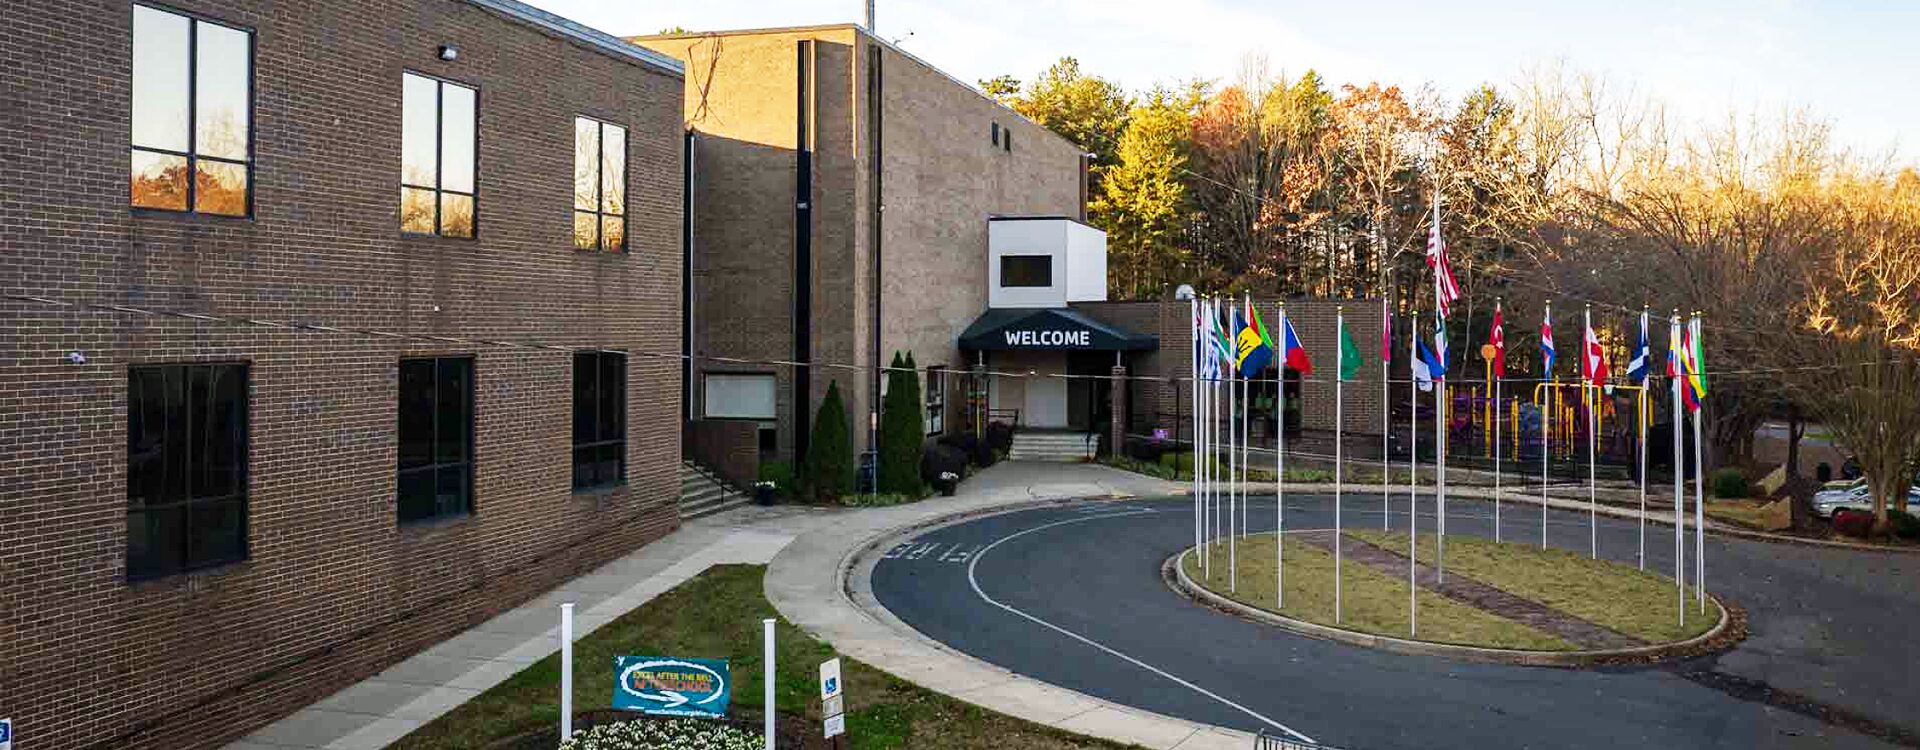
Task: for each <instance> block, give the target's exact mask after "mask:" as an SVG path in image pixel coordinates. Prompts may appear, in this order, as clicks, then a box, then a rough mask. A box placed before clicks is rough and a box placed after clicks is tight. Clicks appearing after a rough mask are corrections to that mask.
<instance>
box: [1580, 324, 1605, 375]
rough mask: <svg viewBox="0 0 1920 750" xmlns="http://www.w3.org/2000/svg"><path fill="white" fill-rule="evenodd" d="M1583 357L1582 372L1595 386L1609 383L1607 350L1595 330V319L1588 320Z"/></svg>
mask: <svg viewBox="0 0 1920 750" xmlns="http://www.w3.org/2000/svg"><path fill="white" fill-rule="evenodd" d="M1585 349H1586V350H1585V352H1583V356H1582V358H1581V367H1580V374H1581V375H1582V376H1583V377H1585V378H1586V379H1587V382H1588V383H1592V384H1593V385H1594V386H1595V387H1599V386H1603V385H1606V384H1607V350H1605V349H1602V348H1601V347H1600V337H1599V336H1598V335H1596V334H1595V333H1594V332H1593V321H1592V319H1588V321H1587V343H1586V347H1585Z"/></svg>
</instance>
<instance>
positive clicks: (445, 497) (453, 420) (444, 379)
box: [394, 357, 473, 523]
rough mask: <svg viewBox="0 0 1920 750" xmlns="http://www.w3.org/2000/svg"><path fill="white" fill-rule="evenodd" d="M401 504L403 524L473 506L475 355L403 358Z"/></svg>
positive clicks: (398, 495)
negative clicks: (472, 356)
mask: <svg viewBox="0 0 1920 750" xmlns="http://www.w3.org/2000/svg"><path fill="white" fill-rule="evenodd" d="M396 407H397V408H396V410H397V412H398V415H397V422H398V427H397V430H396V435H395V437H396V439H397V441H398V443H399V451H398V454H399V460H398V462H397V472H396V475H395V478H394V495H395V498H394V499H395V503H394V504H395V508H396V512H397V514H398V517H399V520H400V522H402V523H406V522H410V521H422V520H429V519H434V518H442V517H446V516H455V515H464V514H466V513H470V512H472V510H473V492H472V489H473V488H472V476H473V439H472V435H473V359H472V358H470V357H440V358H435V359H403V360H401V361H400V383H399V392H398V394H397V399H396Z"/></svg>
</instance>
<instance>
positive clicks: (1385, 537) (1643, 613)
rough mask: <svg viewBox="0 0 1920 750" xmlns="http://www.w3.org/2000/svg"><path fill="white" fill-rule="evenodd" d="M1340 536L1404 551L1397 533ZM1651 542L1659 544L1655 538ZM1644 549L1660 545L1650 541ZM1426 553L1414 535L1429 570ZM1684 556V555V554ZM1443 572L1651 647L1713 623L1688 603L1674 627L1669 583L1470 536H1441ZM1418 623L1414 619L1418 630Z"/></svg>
mask: <svg viewBox="0 0 1920 750" xmlns="http://www.w3.org/2000/svg"><path fill="white" fill-rule="evenodd" d="M1347 533H1348V534H1349V535H1351V536H1354V537H1358V538H1360V539H1364V540H1366V541H1369V542H1372V543H1374V544H1376V545H1379V546H1381V547H1384V548H1386V549H1390V550H1394V551H1396V552H1399V553H1401V554H1406V551H1407V535H1406V534H1404V533H1395V532H1386V531H1377V530H1364V531H1350V532H1347ZM1656 539H1660V540H1666V539H1667V538H1664V537H1657V536H1656ZM1648 543H1649V544H1658V543H1660V542H1659V541H1655V540H1651V539H1650V540H1649V542H1648ZM1669 543H1670V542H1669ZM1434 548H1435V539H1434V537H1433V536H1432V535H1429V534H1422V535H1421V538H1420V561H1421V562H1423V563H1428V564H1432V562H1433V553H1434ZM1688 552H1689V554H1691V552H1692V550H1691V549H1689V550H1688ZM1447 573H1448V574H1449V575H1465V576H1467V577H1469V578H1472V579H1474V580H1477V581H1479V582H1481V583H1485V584H1487V585H1490V586H1493V587H1495V588H1498V589H1501V590H1503V591H1506V592H1507V593H1510V594H1513V595H1515V596H1519V597H1522V598H1526V599H1531V600H1533V601H1536V602H1539V603H1541V604H1545V605H1547V606H1549V607H1552V608H1554V609H1557V610H1560V611H1562V612H1565V613H1567V614H1570V615H1574V616H1576V617H1580V618H1583V619H1586V620H1588V621H1590V622H1594V623H1597V624H1600V625H1604V626H1606V627H1609V628H1612V629H1614V630H1617V631H1619V632H1622V633H1625V634H1627V635H1631V636H1634V637H1637V638H1640V639H1642V640H1646V641H1648V642H1652V643H1665V642H1671V641H1679V640H1685V639H1687V638H1691V637H1693V636H1696V635H1700V634H1701V633H1705V632H1707V630H1709V629H1711V628H1712V627H1713V625H1714V623H1716V622H1718V621H1719V619H1720V611H1719V606H1718V605H1716V604H1714V603H1713V602H1712V600H1708V603H1707V613H1706V614H1705V615H1704V616H1702V615H1700V614H1699V610H1698V609H1696V608H1694V606H1693V604H1692V601H1691V599H1689V602H1688V609H1687V622H1686V625H1685V626H1682V625H1681V624H1680V622H1679V612H1678V609H1679V597H1678V595H1677V594H1676V593H1675V591H1674V588H1673V579H1671V578H1668V577H1666V576H1664V575H1661V574H1660V573H1657V572H1654V571H1641V570H1638V569H1636V568H1634V567H1633V566H1631V565H1622V564H1619V563H1613V562H1607V561H1605V560H1594V559H1591V558H1589V557H1588V556H1586V555H1583V554H1580V553H1577V552H1570V551H1567V550H1562V549H1544V550H1543V549H1540V548H1539V547H1533V546H1529V545H1524V544H1498V543H1495V542H1494V541H1493V540H1491V539H1483V538H1480V537H1476V536H1466V535H1453V536H1448V537H1447ZM1687 594H1688V596H1689V597H1691V596H1692V595H1693V591H1692V590H1691V589H1689V590H1688V591H1687ZM1425 619H1426V618H1424V617H1423V618H1421V621H1422V623H1423V624H1424V622H1425Z"/></svg>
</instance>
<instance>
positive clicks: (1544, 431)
mask: <svg viewBox="0 0 1920 750" xmlns="http://www.w3.org/2000/svg"><path fill="white" fill-rule="evenodd" d="M1540 320H1541V330H1542V331H1543V332H1545V333H1548V334H1551V333H1552V332H1553V303H1552V302H1548V303H1547V304H1546V312H1544V313H1542V315H1541V318H1540ZM1549 343H1552V340H1551V339H1548V340H1547V341H1542V342H1541V349H1540V352H1541V355H1542V356H1541V357H1540V379H1541V380H1542V381H1544V382H1548V383H1552V385H1548V386H1547V389H1546V390H1545V391H1542V392H1541V393H1544V394H1545V396H1546V397H1545V398H1542V399H1540V549H1546V548H1547V453H1548V450H1549V448H1548V445H1547V435H1548V433H1551V432H1553V414H1552V412H1553V391H1554V386H1557V385H1559V383H1557V382H1555V381H1554V380H1553V367H1552V366H1551V365H1550V363H1548V362H1547V358H1546V356H1545V355H1546V345H1547V344H1549Z"/></svg>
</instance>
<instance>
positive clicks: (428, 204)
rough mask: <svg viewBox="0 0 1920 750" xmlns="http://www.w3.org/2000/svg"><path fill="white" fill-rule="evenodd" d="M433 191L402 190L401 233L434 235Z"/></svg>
mask: <svg viewBox="0 0 1920 750" xmlns="http://www.w3.org/2000/svg"><path fill="white" fill-rule="evenodd" d="M433 222H434V206H433V191H432V190H429V189H426V188H411V187H403V188H400V231H402V232H411V233H414V234H433Z"/></svg>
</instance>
